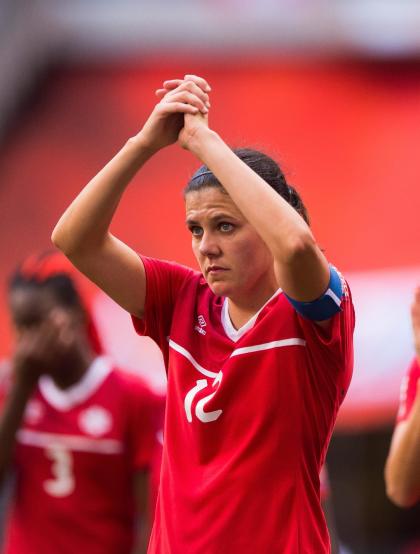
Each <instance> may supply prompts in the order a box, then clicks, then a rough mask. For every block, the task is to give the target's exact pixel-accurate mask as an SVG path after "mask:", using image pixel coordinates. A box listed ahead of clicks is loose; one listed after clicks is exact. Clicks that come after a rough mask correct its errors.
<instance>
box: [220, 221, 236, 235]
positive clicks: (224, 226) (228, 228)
mask: <svg viewBox="0 0 420 554" xmlns="http://www.w3.org/2000/svg"><path fill="white" fill-rule="evenodd" d="M219 229H220V230H221V231H222V232H223V233H228V232H229V231H232V229H233V225H232V223H221V224H220V225H219Z"/></svg>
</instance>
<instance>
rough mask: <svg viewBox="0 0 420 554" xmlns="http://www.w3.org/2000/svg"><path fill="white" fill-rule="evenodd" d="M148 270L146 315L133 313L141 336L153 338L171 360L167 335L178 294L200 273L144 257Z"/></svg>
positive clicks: (172, 263) (134, 322) (165, 356)
mask: <svg viewBox="0 0 420 554" xmlns="http://www.w3.org/2000/svg"><path fill="white" fill-rule="evenodd" d="M141 259H142V261H143V264H144V268H145V272H146V301H145V310H144V314H145V315H144V317H143V318H142V319H139V318H137V317H135V316H132V320H133V325H134V328H135V330H136V332H137V333H138V334H139V335H147V336H149V337H150V338H152V339H153V340H154V341H155V342H156V343H157V344H158V345H159V347H160V348H161V349H162V352H163V355H164V359H165V362H167V350H168V345H167V337H168V336H169V333H170V328H171V323H172V317H173V313H174V307H175V303H176V299H177V295H178V292H179V290H180V289H181V287H182V286H183V284H184V283H185V282H186V280H188V279H189V278H191V277H193V276H194V275H195V274H196V272H194V271H193V270H192V269H190V268H187V267H185V266H182V265H179V264H176V263H174V262H167V261H162V260H156V259H153V258H148V257H145V256H142V258H141Z"/></svg>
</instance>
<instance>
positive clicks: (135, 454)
mask: <svg viewBox="0 0 420 554" xmlns="http://www.w3.org/2000/svg"><path fill="white" fill-rule="evenodd" d="M130 381H131V380H130ZM128 385H129V402H128V405H127V407H128V410H129V413H128V439H127V440H128V450H129V455H130V463H131V467H132V469H133V470H140V469H147V470H150V471H153V468H154V464H155V460H156V452H158V451H159V449H160V442H159V441H160V437H161V433H162V428H163V413H164V410H163V409H162V399H161V397H159V396H158V395H156V394H154V393H153V392H152V391H151V390H150V389H149V388H148V387H147V386H146V385H145V384H143V382H142V381H140V379H137V378H136V379H133V380H132V382H129V383H128Z"/></svg>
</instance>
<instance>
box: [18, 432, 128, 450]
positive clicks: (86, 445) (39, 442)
mask: <svg viewBox="0 0 420 554" xmlns="http://www.w3.org/2000/svg"><path fill="white" fill-rule="evenodd" d="M16 438H17V441H18V442H20V443H21V444H26V445H28V446H38V447H39V448H51V447H52V446H64V447H66V448H68V449H69V450H73V451H77V452H93V453H96V454H120V453H121V452H122V451H123V444H122V442H120V441H118V440H115V439H91V438H89V437H84V436H81V435H60V434H58V433H44V432H43V431H32V430H30V429H21V430H20V431H18V433H17V436H16Z"/></svg>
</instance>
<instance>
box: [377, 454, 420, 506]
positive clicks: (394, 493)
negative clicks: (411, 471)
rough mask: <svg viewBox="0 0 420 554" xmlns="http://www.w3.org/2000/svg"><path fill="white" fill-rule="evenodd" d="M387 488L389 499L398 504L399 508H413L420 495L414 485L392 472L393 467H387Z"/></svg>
mask: <svg viewBox="0 0 420 554" xmlns="http://www.w3.org/2000/svg"><path fill="white" fill-rule="evenodd" d="M384 476H385V489H386V495H387V497H388V499H389V500H390V501H391V502H392V503H393V504H395V505H396V506H398V507H399V508H411V507H412V506H414V504H416V502H417V501H418V499H419V497H420V491H417V494H416V491H414V490H413V487H412V486H410V485H409V484H406V483H404V482H402V481H403V480H402V479H401V477H400V478H397V477H396V476H395V475H393V474H392V468H390V467H389V465H388V464H387V466H386V467H385V475H384Z"/></svg>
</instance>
